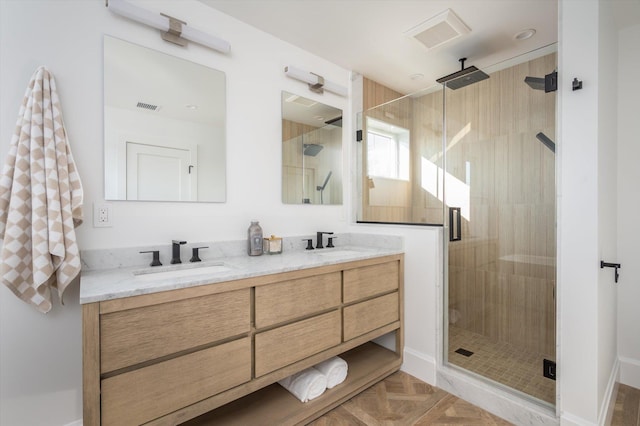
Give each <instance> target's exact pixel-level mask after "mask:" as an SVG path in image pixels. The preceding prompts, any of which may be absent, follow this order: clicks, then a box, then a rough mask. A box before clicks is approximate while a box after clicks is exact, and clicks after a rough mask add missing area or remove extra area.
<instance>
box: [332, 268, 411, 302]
mask: <svg viewBox="0 0 640 426" xmlns="http://www.w3.org/2000/svg"><path fill="white" fill-rule="evenodd" d="M399 282H400V274H399V263H398V262H396V261H393V262H387V263H382V264H379V265H371V266H363V267H360V268H354V269H348V270H346V271H344V296H343V301H344V303H350V302H355V301H356V300H360V299H364V298H367V297H371V296H375V295H377V294H382V293H385V292H388V291H391V290H395V289H397V288H398V283H399Z"/></svg>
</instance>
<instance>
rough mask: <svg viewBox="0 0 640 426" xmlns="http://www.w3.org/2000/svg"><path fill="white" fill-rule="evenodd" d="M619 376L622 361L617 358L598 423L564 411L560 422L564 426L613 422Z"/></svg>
mask: <svg viewBox="0 0 640 426" xmlns="http://www.w3.org/2000/svg"><path fill="white" fill-rule="evenodd" d="M619 377H620V361H619V360H616V362H615V364H614V365H613V368H612V369H611V375H610V376H609V382H608V383H607V388H606V389H605V391H604V397H603V398H602V403H601V405H600V414H599V415H598V423H593V422H590V421H588V420H585V419H583V418H582V417H579V416H576V415H574V414H571V413H567V412H563V413H562V416H560V419H561V420H560V424H561V425H562V426H605V425H608V424H611V419H612V418H613V411H614V409H615V406H616V396H617V394H618V380H619Z"/></svg>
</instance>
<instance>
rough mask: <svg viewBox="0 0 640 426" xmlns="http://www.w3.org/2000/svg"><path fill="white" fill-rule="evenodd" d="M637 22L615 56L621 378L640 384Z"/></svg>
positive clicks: (639, 48)
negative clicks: (616, 63) (620, 265)
mask: <svg viewBox="0 0 640 426" xmlns="http://www.w3.org/2000/svg"><path fill="white" fill-rule="evenodd" d="M638 40H640V23H638V25H635V26H632V27H628V28H624V29H622V30H621V31H620V33H619V47H618V51H619V56H618V72H617V77H618V253H619V261H620V263H621V264H622V266H623V269H622V270H621V275H620V283H619V285H618V353H619V357H620V382H621V383H624V384H626V385H630V386H634V387H636V388H640V310H639V309H638V301H640V262H638V252H639V249H640V245H639V243H638V237H639V236H640V221H638V212H640V167H638V159H640V144H639V143H638V99H640V85H639V84H638V69H640V44H638Z"/></svg>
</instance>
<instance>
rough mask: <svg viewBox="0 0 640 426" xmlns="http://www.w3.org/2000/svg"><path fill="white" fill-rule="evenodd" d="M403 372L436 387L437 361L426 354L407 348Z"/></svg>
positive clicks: (405, 349)
mask: <svg viewBox="0 0 640 426" xmlns="http://www.w3.org/2000/svg"><path fill="white" fill-rule="evenodd" d="M401 370H402V371H404V372H405V373H407V374H411V375H412V376H413V377H415V378H417V379H420V380H422V381H423V382H427V383H429V384H430V385H432V386H435V385H436V360H435V359H434V358H433V357H431V356H429V355H427V354H425V353H422V352H419V351H416V350H414V349H411V348H407V347H405V348H404V354H403V362H402V367H401Z"/></svg>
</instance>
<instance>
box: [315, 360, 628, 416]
mask: <svg viewBox="0 0 640 426" xmlns="http://www.w3.org/2000/svg"><path fill="white" fill-rule="evenodd" d="M432 425H433V426H444V425H476V426H486V425H498V426H503V425H511V423H509V422H507V421H506V420H503V419H501V418H499V417H497V416H495V415H493V414H491V413H489V412H487V411H484V410H482V409H481V408H479V407H476V406H475V405H472V404H470V403H468V402H466V401H464V400H462V399H460V398H457V397H455V396H453V395H451V394H449V393H447V392H445V391H443V390H442V389H438V388H436V387H433V386H431V385H428V384H427V383H424V382H423V381H421V380H418V379H416V378H415V377H413V376H410V375H409V374H407V373H404V372H402V371H398V372H397V373H394V374H392V375H391V376H389V377H387V378H386V379H385V380H383V381H382V382H380V383H378V384H376V385H374V386H372V387H371V388H369V389H367V390H366V391H364V392H362V393H361V394H359V395H357V396H355V397H354V398H352V399H350V400H349V401H347V402H345V403H344V404H342V405H341V406H339V407H337V408H336V409H334V410H332V411H330V412H328V413H327V414H325V415H324V416H322V417H320V418H319V419H317V420H315V421H314V422H312V423H310V426H432ZM611 426H640V389H635V388H632V387H630V386H626V385H622V384H621V385H619V388H618V395H617V398H616V405H615V408H614V415H613V419H612V422H611Z"/></svg>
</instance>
